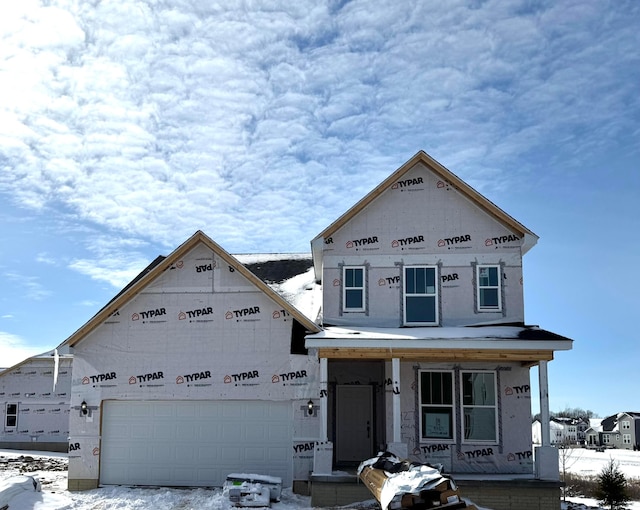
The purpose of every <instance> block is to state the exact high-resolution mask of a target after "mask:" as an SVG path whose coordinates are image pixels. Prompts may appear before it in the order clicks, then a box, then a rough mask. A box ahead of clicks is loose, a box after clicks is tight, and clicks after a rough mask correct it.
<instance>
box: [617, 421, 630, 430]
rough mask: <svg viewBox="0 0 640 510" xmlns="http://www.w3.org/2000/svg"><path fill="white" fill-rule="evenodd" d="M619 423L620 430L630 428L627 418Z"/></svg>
mask: <svg viewBox="0 0 640 510" xmlns="http://www.w3.org/2000/svg"><path fill="white" fill-rule="evenodd" d="M620 425H621V426H622V430H629V429H630V428H631V423H630V422H629V421H627V420H625V421H621V422H620Z"/></svg>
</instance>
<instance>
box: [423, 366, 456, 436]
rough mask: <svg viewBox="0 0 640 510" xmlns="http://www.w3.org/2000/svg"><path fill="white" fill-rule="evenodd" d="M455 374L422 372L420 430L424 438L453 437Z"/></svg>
mask: <svg viewBox="0 0 640 510" xmlns="http://www.w3.org/2000/svg"><path fill="white" fill-rule="evenodd" d="M453 417H454V412H453V374H452V373H451V372H426V371H425V372H421V373H420V430H421V437H422V438H423V439H435V440H447V439H451V440H452V439H453Z"/></svg>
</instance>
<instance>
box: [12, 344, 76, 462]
mask: <svg viewBox="0 0 640 510" xmlns="http://www.w3.org/2000/svg"><path fill="white" fill-rule="evenodd" d="M71 361H72V358H71V356H69V355H57V354H56V351H51V352H47V353H44V354H41V355H38V356H33V357H31V358H28V359H26V360H24V361H22V362H21V363H18V364H17V365H15V366H13V367H11V368H7V369H6V370H4V371H3V372H2V373H0V419H2V428H0V448H11V449H18V450H25V449H28V450H45V451H59V452H66V451H67V446H68V444H69V402H70V399H71Z"/></svg>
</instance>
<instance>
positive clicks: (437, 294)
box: [402, 264, 440, 326]
mask: <svg viewBox="0 0 640 510" xmlns="http://www.w3.org/2000/svg"><path fill="white" fill-rule="evenodd" d="M411 268H414V269H415V268H430V269H433V270H434V271H435V292H434V293H433V294H409V296H412V297H430V296H434V298H435V320H434V322H408V321H407V269H411ZM439 299H440V278H439V276H438V266H435V265H428V264H424V265H409V266H404V267H403V268H402V304H403V306H402V324H403V325H404V326H437V325H438V324H440V304H439Z"/></svg>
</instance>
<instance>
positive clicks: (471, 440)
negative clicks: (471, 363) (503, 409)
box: [460, 370, 500, 444]
mask: <svg viewBox="0 0 640 510" xmlns="http://www.w3.org/2000/svg"><path fill="white" fill-rule="evenodd" d="M465 374H485V375H491V377H492V392H493V403H492V404H476V403H471V404H467V403H465V398H466V395H465V389H466V388H465V379H464V376H465ZM483 409H490V410H493V431H494V436H493V438H486V439H478V438H469V437H467V434H468V432H467V423H466V422H467V410H483ZM460 412H461V415H460V416H461V419H462V430H461V433H462V437H461V442H462V443H463V444H498V441H499V436H500V430H499V423H498V415H499V412H500V409H499V407H498V377H497V373H496V371H495V370H461V371H460Z"/></svg>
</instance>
